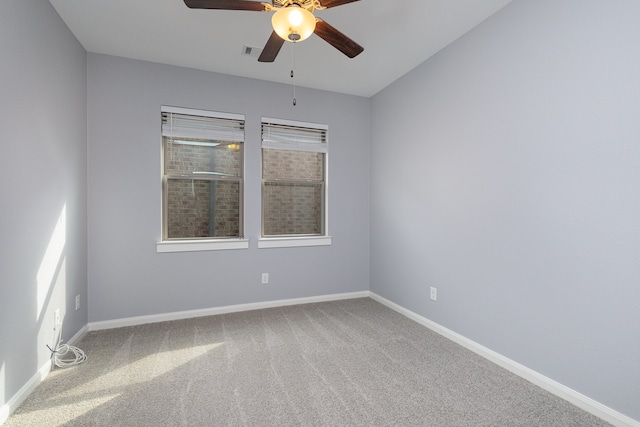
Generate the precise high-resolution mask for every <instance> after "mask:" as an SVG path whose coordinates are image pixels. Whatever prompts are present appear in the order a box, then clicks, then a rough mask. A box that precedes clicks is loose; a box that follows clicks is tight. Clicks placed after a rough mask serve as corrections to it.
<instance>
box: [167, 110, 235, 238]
mask: <svg viewBox="0 0 640 427" xmlns="http://www.w3.org/2000/svg"><path fill="white" fill-rule="evenodd" d="M243 147H244V116H240V115H234V114H225V113H211V112H207V111H198V110H187V109H183V108H173V107H162V171H163V177H162V240H163V242H166V241H175V240H206V239H209V240H211V239H225V238H226V239H229V238H242V237H243V164H244V161H243Z"/></svg>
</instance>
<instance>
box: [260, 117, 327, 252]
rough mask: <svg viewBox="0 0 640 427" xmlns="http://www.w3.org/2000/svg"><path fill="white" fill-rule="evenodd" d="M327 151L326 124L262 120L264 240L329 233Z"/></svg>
mask: <svg viewBox="0 0 640 427" xmlns="http://www.w3.org/2000/svg"><path fill="white" fill-rule="evenodd" d="M327 154H328V147H327V127H326V126H323V125H315V124H308V123H297V122H289V121H282V120H277V119H266V118H263V119H262V238H263V239H265V238H302V237H323V236H325V237H326V235H327V220H326V210H327V209H326V207H327V206H326V195H327ZM319 244H328V243H327V242H324V243H319ZM259 247H271V246H265V245H264V244H263V245H260V244H259Z"/></svg>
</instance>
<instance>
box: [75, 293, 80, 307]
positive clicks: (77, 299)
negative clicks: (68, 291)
mask: <svg viewBox="0 0 640 427" xmlns="http://www.w3.org/2000/svg"><path fill="white" fill-rule="evenodd" d="M76 310H80V295H76Z"/></svg>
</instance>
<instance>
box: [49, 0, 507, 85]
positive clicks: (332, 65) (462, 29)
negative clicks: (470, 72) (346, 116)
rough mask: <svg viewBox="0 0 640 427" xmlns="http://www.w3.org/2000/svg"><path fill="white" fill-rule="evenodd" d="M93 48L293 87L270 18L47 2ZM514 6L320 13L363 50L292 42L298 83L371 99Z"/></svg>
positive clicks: (153, 2)
mask: <svg viewBox="0 0 640 427" xmlns="http://www.w3.org/2000/svg"><path fill="white" fill-rule="evenodd" d="M49 1H50V3H51V4H52V5H53V7H55V9H56V10H57V11H58V13H59V14H60V16H61V17H62V19H63V20H64V21H65V23H66V24H67V25H68V26H69V28H70V29H71V31H72V32H73V34H74V35H75V36H76V37H77V39H78V40H79V41H80V43H82V45H83V46H84V48H85V49H86V50H87V51H89V52H96V53H103V54H107V55H115V56H121V57H125V58H134V59H141V60H145V61H151V62H159V63H163V64H171V65H178V66H182V67H188V68H195V69H200V70H206V71H214V72H218V73H223V74H232V75H236V76H244V77H251V78H256V79H262V80H268V81H273V82H280V83H291V78H290V77H289V73H290V70H291V68H292V63H293V49H292V48H293V44H292V43H285V45H284V46H283V47H282V50H281V51H280V54H279V55H278V58H277V59H276V61H275V62H273V63H259V62H258V60H257V58H255V57H250V56H246V55H242V51H243V46H244V45H247V46H252V47H259V48H262V46H264V44H265V43H266V41H267V39H268V38H269V35H270V34H271V31H272V30H271V13H266V12H251V11H227V10H202V9H201V10H194V9H189V8H187V7H186V6H185V4H184V2H183V0H81V1H79V0H49ZM510 2H511V0H403V1H399V0H360V1H357V2H354V3H349V4H345V5H342V6H338V7H334V8H331V9H327V10H324V11H316V13H315V14H316V16H318V17H321V18H322V19H323V20H325V21H327V22H328V23H329V24H331V25H333V26H334V27H336V28H337V29H338V30H340V31H342V32H343V33H345V34H346V35H347V36H349V37H350V38H352V39H353V40H354V41H356V42H357V43H359V44H360V45H362V46H363V47H364V48H365V50H364V52H363V53H362V54H360V55H359V56H357V57H356V58H354V59H349V58H347V57H346V56H344V55H343V54H342V53H340V52H339V51H338V50H336V49H334V48H333V47H331V46H330V45H329V44H327V43H326V42H325V41H323V40H322V39H320V38H319V37H317V36H315V35H312V36H311V37H310V38H309V39H307V40H305V41H303V42H301V43H298V44H296V47H295V61H296V84H297V85H299V86H306V87H311V88H316V89H323V90H329V91H333V92H341V93H346V94H352V95H360V96H366V97H369V96H372V95H374V94H375V93H377V92H378V91H380V90H381V89H383V88H384V87H385V86H387V85H389V84H390V83H392V82H393V81H395V80H396V79H397V78H399V77H400V76H402V75H403V74H405V73H407V72H408V71H410V70H411V69H413V68H414V67H415V66H417V65H418V64H420V63H422V62H423V61H424V60H426V59H427V58H429V57H430V56H432V55H433V54H435V53H436V52H438V51H439V50H440V49H442V48H444V47H445V46H447V45H448V44H449V43H451V42H453V41H454V40H456V39H457V38H459V37H460V36H461V35H463V34H464V33H466V32H467V31H469V30H470V29H471V28H473V27H475V26H476V25H477V24H479V23H480V22H482V21H483V20H484V19H486V18H487V17H489V16H490V15H492V14H493V13H495V12H496V11H498V10H499V9H500V8H502V7H503V6H505V5H507V4H508V3H510Z"/></svg>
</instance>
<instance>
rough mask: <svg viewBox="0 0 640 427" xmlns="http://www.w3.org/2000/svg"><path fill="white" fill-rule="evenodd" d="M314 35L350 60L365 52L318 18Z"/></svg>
mask: <svg viewBox="0 0 640 427" xmlns="http://www.w3.org/2000/svg"><path fill="white" fill-rule="evenodd" d="M314 33H315V34H316V35H317V36H318V37H320V38H321V39H323V40H324V41H326V42H327V43H329V44H330V45H331V46H333V47H335V48H336V49H338V50H339V51H340V52H342V53H344V54H345V55H347V56H348V57H349V58H355V57H356V56H358V55H360V54H361V53H362V51H363V50H364V48H363V47H362V46H360V45H359V44H358V43H356V42H354V41H353V40H351V39H350V38H349V37H347V36H345V35H344V34H342V33H341V32H340V31H338V30H336V29H335V28H334V27H332V26H331V25H329V24H327V23H326V22H325V21H323V20H322V19H320V18H316V29H315V31H314Z"/></svg>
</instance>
